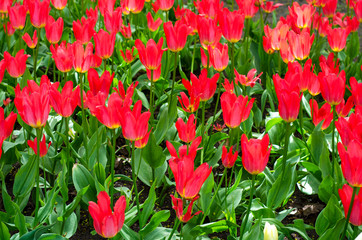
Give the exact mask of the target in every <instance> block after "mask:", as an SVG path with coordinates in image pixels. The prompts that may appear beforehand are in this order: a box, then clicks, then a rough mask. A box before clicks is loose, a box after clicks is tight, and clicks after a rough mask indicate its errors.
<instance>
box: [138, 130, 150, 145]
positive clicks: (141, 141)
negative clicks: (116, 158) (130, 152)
mask: <svg viewBox="0 0 362 240" xmlns="http://www.w3.org/2000/svg"><path fill="white" fill-rule="evenodd" d="M150 133H151V131H149V132H148V133H147V134H146V135H145V136H144V137H143V138H142V139H140V140H137V141H135V147H136V148H144V147H146V145H147V143H148V139H149V137H150Z"/></svg>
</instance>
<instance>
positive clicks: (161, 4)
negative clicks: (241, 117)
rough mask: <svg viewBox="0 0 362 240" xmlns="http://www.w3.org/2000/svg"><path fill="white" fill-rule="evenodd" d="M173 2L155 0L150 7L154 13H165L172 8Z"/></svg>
mask: <svg viewBox="0 0 362 240" xmlns="http://www.w3.org/2000/svg"><path fill="white" fill-rule="evenodd" d="M174 2H175V0H156V1H155V3H153V4H152V7H153V9H154V11H155V13H157V11H158V9H161V10H162V11H165V12H167V11H168V10H170V9H171V8H172V6H173V3H174Z"/></svg>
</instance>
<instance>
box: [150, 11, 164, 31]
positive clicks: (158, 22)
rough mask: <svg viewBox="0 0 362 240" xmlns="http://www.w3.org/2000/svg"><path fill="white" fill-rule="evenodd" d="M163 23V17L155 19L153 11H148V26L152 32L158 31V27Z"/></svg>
mask: <svg viewBox="0 0 362 240" xmlns="http://www.w3.org/2000/svg"><path fill="white" fill-rule="evenodd" d="M161 24H162V19H161V18H157V20H154V19H153V17H152V14H151V12H148V13H147V26H148V29H150V31H151V32H155V31H157V29H158V28H159V27H160V25H161Z"/></svg>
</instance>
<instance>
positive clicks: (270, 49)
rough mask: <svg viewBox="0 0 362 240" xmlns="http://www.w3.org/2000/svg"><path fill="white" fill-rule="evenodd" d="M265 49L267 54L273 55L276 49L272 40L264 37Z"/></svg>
mask: <svg viewBox="0 0 362 240" xmlns="http://www.w3.org/2000/svg"><path fill="white" fill-rule="evenodd" d="M263 48H264V51H265V52H266V53H267V54H273V53H274V49H273V47H272V45H271V39H270V38H268V37H266V36H263Z"/></svg>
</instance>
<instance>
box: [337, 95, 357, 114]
mask: <svg viewBox="0 0 362 240" xmlns="http://www.w3.org/2000/svg"><path fill="white" fill-rule="evenodd" d="M353 105H354V103H353V96H350V97H349V98H348V99H347V103H346V101H344V99H343V100H342V102H341V103H340V104H338V105H337V106H336V112H337V115H338V117H347V116H348V114H349V113H350V111H351V109H352V108H353Z"/></svg>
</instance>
